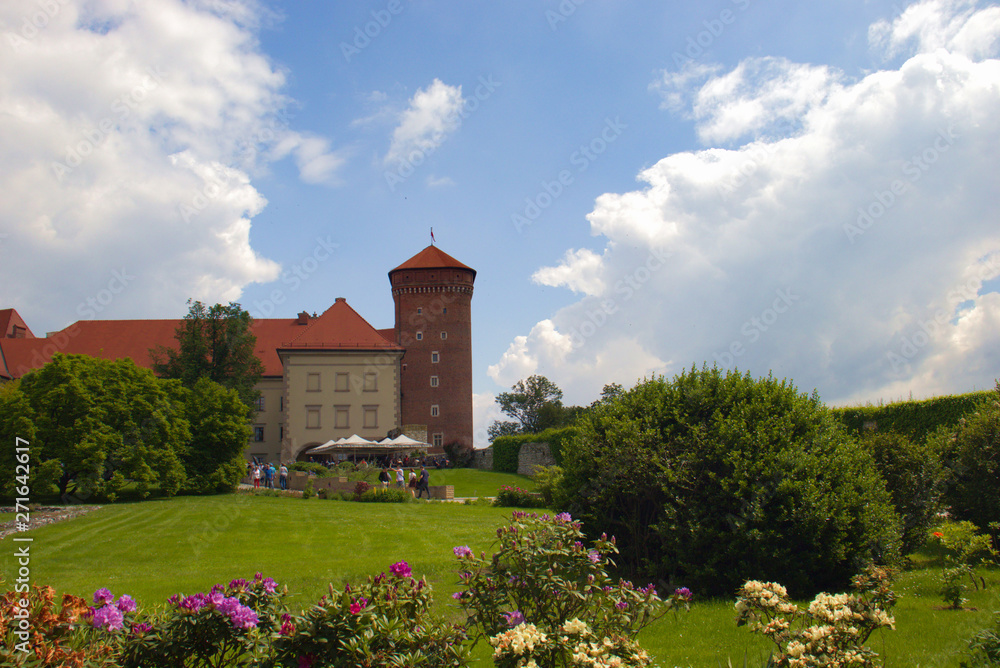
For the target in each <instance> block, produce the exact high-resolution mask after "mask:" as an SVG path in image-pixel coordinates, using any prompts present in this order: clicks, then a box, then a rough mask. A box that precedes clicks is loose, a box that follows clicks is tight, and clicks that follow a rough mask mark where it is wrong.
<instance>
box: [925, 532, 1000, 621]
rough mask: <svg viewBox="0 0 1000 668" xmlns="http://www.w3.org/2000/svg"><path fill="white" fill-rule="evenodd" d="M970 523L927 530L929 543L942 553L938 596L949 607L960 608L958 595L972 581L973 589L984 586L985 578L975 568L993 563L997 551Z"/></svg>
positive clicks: (987, 537) (962, 592) (985, 536)
mask: <svg viewBox="0 0 1000 668" xmlns="http://www.w3.org/2000/svg"><path fill="white" fill-rule="evenodd" d="M978 531H979V530H978V528H977V527H976V525H975V524H973V523H972V522H947V523H945V524H942V525H941V526H939V527H938V528H937V530H936V531H933V532H931V537H930V539H931V543H932V544H937V545H938V546H939V547H940V548H941V549H942V550H943V552H944V561H945V564H946V566H945V568H944V570H943V571H942V572H941V590H940V593H941V596H942V598H944V600H945V602H946V603H948V604H949V605H950V606H951V607H952V608H955V609H958V608H961V607H962V604H963V603H965V601H966V599H965V598H963V597H962V594H964V593H965V590H966V589H967V586H966V584H965V581H966V580H969V581H970V582H972V586H973V587H975V588H976V589H977V590H978V589H979V588H980V584H981V585H982V588H983V589H985V588H986V580H985V579H984V578H983V577H982V576H978V575H977V574H976V567H978V566H986V565H988V564H992V563H995V561H996V557H997V552H996V550H994V549H993V545H992V542H991V540H990V537H989V536H988V535H986V534H980V533H979V532H978Z"/></svg>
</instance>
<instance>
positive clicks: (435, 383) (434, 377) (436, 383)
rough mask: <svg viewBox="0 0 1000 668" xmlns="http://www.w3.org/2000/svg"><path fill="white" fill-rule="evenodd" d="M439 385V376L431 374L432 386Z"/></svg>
mask: <svg viewBox="0 0 1000 668" xmlns="http://www.w3.org/2000/svg"><path fill="white" fill-rule="evenodd" d="M437 386H438V377H437V376H431V387H437Z"/></svg>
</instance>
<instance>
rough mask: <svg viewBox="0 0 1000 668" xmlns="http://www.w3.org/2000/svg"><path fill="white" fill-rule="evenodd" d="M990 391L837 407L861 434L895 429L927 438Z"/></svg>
mask: <svg viewBox="0 0 1000 668" xmlns="http://www.w3.org/2000/svg"><path fill="white" fill-rule="evenodd" d="M990 395H991V393H990V392H970V393H968V394H956V395H950V396H945V397H934V398H932V399H924V400H922V401H898V402H893V403H889V404H882V405H880V406H870V405H869V406H854V407H849V408H833V409H831V410H832V411H833V415H834V417H836V418H837V420H839V421H840V422H841V423H842V424H843V425H844V426H845V427H846V428H847V430H848V431H849V432H851V433H852V434H855V435H856V436H861V435H863V434H864V433H866V432H868V431H870V430H873V429H874V430H877V431H880V432H895V433H897V434H903V435H904V436H907V437H909V438H911V439H913V440H915V441H923V440H925V439H926V438H927V437H928V436H930V435H931V434H933V433H934V432H936V431H937V430H938V429H940V428H942V427H953V426H955V425H956V424H958V421H959V420H961V419H962V418H963V417H965V416H967V415H968V414H969V413H972V412H973V411H974V410H976V408H977V407H978V406H979V405H980V404H981V403H982V402H983V401H984V400H986V399H988V398H990Z"/></svg>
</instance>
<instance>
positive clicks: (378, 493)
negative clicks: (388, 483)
mask: <svg viewBox="0 0 1000 668" xmlns="http://www.w3.org/2000/svg"><path fill="white" fill-rule="evenodd" d="M358 501H365V502H368V503H409V502H410V501H413V496H412V495H411V494H410V492H409V491H408V490H405V489H399V488H398V487H390V488H388V489H378V488H377V487H372V488H370V489H367V490H365V491H364V492H363V493H362V494H361V496H359V497H358Z"/></svg>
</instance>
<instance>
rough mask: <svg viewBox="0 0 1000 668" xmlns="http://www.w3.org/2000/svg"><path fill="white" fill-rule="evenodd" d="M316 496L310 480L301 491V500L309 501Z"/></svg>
mask: <svg viewBox="0 0 1000 668" xmlns="http://www.w3.org/2000/svg"><path fill="white" fill-rule="evenodd" d="M314 496H316V487H315V486H314V485H313V481H312V480H310V481H308V482H307V483H306V486H305V487H304V488H303V489H302V498H303V499H311V498H313V497H314Z"/></svg>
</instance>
